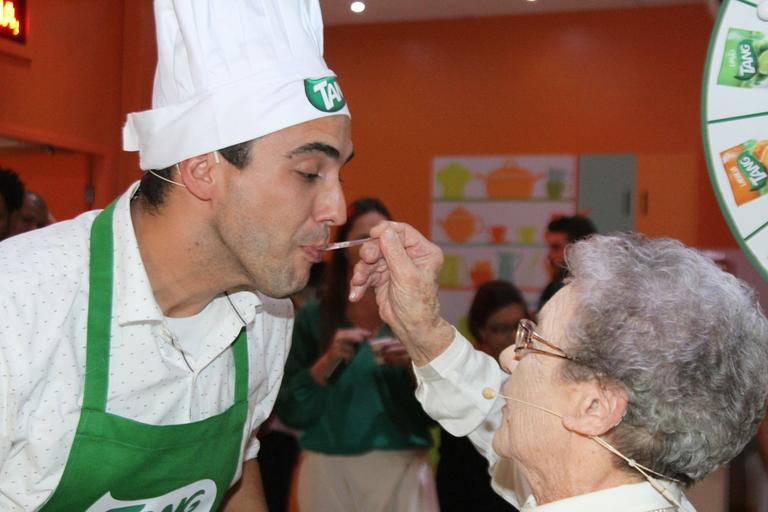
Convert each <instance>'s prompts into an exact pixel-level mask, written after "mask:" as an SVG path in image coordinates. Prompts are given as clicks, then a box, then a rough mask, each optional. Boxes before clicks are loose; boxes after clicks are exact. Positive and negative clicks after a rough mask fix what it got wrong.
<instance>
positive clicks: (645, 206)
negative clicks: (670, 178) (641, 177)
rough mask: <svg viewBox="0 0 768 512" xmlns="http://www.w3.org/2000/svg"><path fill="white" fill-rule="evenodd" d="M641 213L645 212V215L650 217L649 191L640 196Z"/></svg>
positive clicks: (644, 191)
mask: <svg viewBox="0 0 768 512" xmlns="http://www.w3.org/2000/svg"><path fill="white" fill-rule="evenodd" d="M640 211H642V212H643V215H648V191H647V190H643V193H642V194H640Z"/></svg>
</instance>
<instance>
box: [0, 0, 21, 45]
mask: <svg viewBox="0 0 768 512" xmlns="http://www.w3.org/2000/svg"><path fill="white" fill-rule="evenodd" d="M25 2H26V0H0V37H4V38H6V39H12V40H13V41H17V42H19V43H23V42H25V41H26V39H27V25H26V9H25V7H26V6H25V5H24V4H25Z"/></svg>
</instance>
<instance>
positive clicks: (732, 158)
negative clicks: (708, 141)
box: [720, 139, 768, 205]
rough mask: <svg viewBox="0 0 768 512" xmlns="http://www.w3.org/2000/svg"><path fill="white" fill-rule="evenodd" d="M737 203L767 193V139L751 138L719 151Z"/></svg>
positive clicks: (745, 201) (742, 202) (740, 203)
mask: <svg viewBox="0 0 768 512" xmlns="http://www.w3.org/2000/svg"><path fill="white" fill-rule="evenodd" d="M720 158H721V159H722V161H723V166H724V167H725V172H726V174H727V175H728V182H729V183H730V185H731V190H732V191H733V199H734V200H735V201H736V204H737V205H742V204H744V203H748V202H749V201H752V200H753V199H757V198H758V197H760V196H763V195H766V194H768V186H766V184H768V173H767V172H766V165H768V140H761V141H758V140H757V139H751V140H749V141H747V142H744V143H743V144H739V145H738V146H734V147H732V148H729V149H726V150H725V151H723V152H721V153H720Z"/></svg>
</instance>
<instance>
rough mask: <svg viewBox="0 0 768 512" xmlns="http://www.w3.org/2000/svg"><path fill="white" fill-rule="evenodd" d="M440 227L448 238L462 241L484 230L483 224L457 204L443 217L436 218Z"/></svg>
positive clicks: (458, 241)
mask: <svg viewBox="0 0 768 512" xmlns="http://www.w3.org/2000/svg"><path fill="white" fill-rule="evenodd" d="M438 223H439V224H440V227H441V228H443V231H445V234H446V235H447V236H448V238H449V239H450V240H452V241H453V242H456V243H459V244H461V243H464V242H466V241H467V240H469V239H470V238H471V237H472V236H474V235H476V234H478V233H481V232H485V224H484V223H483V221H482V220H481V219H478V218H476V217H475V216H474V215H472V213H471V212H470V211H469V210H467V209H466V208H464V207H463V206H457V207H456V208H454V209H453V210H451V212H450V213H449V214H448V215H447V216H446V217H445V218H444V219H438Z"/></svg>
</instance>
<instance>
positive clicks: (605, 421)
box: [563, 378, 627, 436]
mask: <svg viewBox="0 0 768 512" xmlns="http://www.w3.org/2000/svg"><path fill="white" fill-rule="evenodd" d="M568 393H569V395H570V400H569V406H568V407H567V408H566V410H565V411H564V414H563V426H564V427H565V428H567V429H568V430H570V431H572V432H576V433H578V434H582V435H585V436H599V435H603V434H605V433H606V432H608V431H609V430H611V429H612V428H613V427H615V426H616V425H618V424H619V423H621V419H622V418H623V417H624V413H625V412H626V410H627V393H626V391H624V389H623V388H622V387H621V386H619V385H617V384H612V383H605V382H601V381H600V380H599V379H597V378H594V379H590V380H588V381H582V382H573V383H571V384H570V385H569V386H568Z"/></svg>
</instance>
